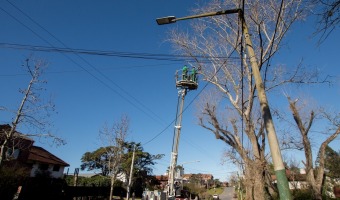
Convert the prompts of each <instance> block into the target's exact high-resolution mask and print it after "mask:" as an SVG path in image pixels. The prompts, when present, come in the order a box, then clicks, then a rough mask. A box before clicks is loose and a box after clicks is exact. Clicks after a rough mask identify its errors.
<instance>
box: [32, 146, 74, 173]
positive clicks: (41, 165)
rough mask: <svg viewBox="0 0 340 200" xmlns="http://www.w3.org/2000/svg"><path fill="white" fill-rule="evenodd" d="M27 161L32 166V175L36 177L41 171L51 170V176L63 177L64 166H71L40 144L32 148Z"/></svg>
mask: <svg viewBox="0 0 340 200" xmlns="http://www.w3.org/2000/svg"><path fill="white" fill-rule="evenodd" d="M26 163H27V164H29V165H30V166H31V172H30V176H31V177H34V176H35V175H36V174H38V173H39V172H49V173H50V176H51V177H53V178H61V177H63V175H64V168H65V167H68V166H70V165H69V164H67V163H66V162H64V161H63V160H61V159H60V158H58V157H57V156H55V155H53V154H52V153H50V152H48V151H47V150H45V149H44V148H42V147H38V146H32V147H31V148H30V150H29V155H28V158H27V161H26Z"/></svg>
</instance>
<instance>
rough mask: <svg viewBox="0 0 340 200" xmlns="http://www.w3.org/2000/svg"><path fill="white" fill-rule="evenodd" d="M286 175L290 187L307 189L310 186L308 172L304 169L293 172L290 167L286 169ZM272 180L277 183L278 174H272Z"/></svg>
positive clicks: (292, 188)
mask: <svg viewBox="0 0 340 200" xmlns="http://www.w3.org/2000/svg"><path fill="white" fill-rule="evenodd" d="M286 176H287V179H288V186H289V189H291V190H295V189H306V188H308V183H307V181H306V173H305V172H304V170H300V172H299V173H296V172H292V171H291V170H289V169H286ZM271 178H272V181H273V182H274V183H277V178H276V175H271Z"/></svg>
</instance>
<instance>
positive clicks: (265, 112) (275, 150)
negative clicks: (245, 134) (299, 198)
mask: <svg viewBox="0 0 340 200" xmlns="http://www.w3.org/2000/svg"><path fill="white" fill-rule="evenodd" d="M236 13H237V14H238V16H239V19H240V20H241V21H242V30H243V33H244V38H245V42H246V48H247V51H248V54H249V57H250V58H249V59H250V64H251V68H252V73H253V76H254V79H255V86H256V90H257V93H258V98H259V101H260V107H261V112H262V117H263V121H264V124H265V129H266V132H267V135H268V143H269V146H270V152H271V155H272V159H273V164H274V170H275V175H276V177H277V183H278V184H277V185H278V189H279V195H280V199H285V200H291V199H292V196H291V193H290V190H289V185H288V179H287V176H286V170H285V168H284V165H283V161H282V155H281V150H280V147H279V143H278V140H277V136H276V131H275V127H274V123H273V119H272V115H271V113H270V109H269V104H268V100H267V96H266V92H265V88H264V84H263V81H262V77H261V74H260V69H259V66H258V62H257V59H256V55H255V52H254V49H253V44H252V41H251V38H250V35H249V31H248V26H247V23H246V21H245V19H244V15H243V11H242V10H241V9H231V10H223V11H217V12H209V13H203V14H199V15H192V16H187V17H181V18H176V17H175V16H169V17H164V18H158V19H156V22H157V24H158V25H163V24H170V23H175V22H177V21H180V20H187V19H194V18H201V17H211V16H217V15H227V14H236Z"/></svg>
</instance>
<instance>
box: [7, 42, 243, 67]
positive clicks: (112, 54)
mask: <svg viewBox="0 0 340 200" xmlns="http://www.w3.org/2000/svg"><path fill="white" fill-rule="evenodd" d="M0 48H7V49H20V50H30V51H41V52H59V53H74V54H86V55H93V56H107V57H120V58H135V59H146V60H166V61H176V62H178V61H182V62H193V61H197V60H198V61H199V62H200V63H208V62H211V61H212V59H234V60H239V59H240V58H239V57H224V56H214V57H212V56H205V55H192V56H185V55H173V54H153V53H134V52H121V51H104V50H89V49H76V48H62V47H47V46H39V45H27V44H17V43H3V42H2V43H0Z"/></svg>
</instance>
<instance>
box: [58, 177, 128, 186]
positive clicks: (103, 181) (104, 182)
mask: <svg viewBox="0 0 340 200" xmlns="http://www.w3.org/2000/svg"><path fill="white" fill-rule="evenodd" d="M65 180H66V183H67V185H69V186H74V176H66V177H65ZM110 184H111V179H110V177H107V176H101V175H97V176H92V177H81V176H80V177H78V180H77V185H78V186H92V187H94V186H97V187H109V186H110ZM122 185H123V183H122V182H121V181H119V180H116V181H115V183H114V186H122Z"/></svg>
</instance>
